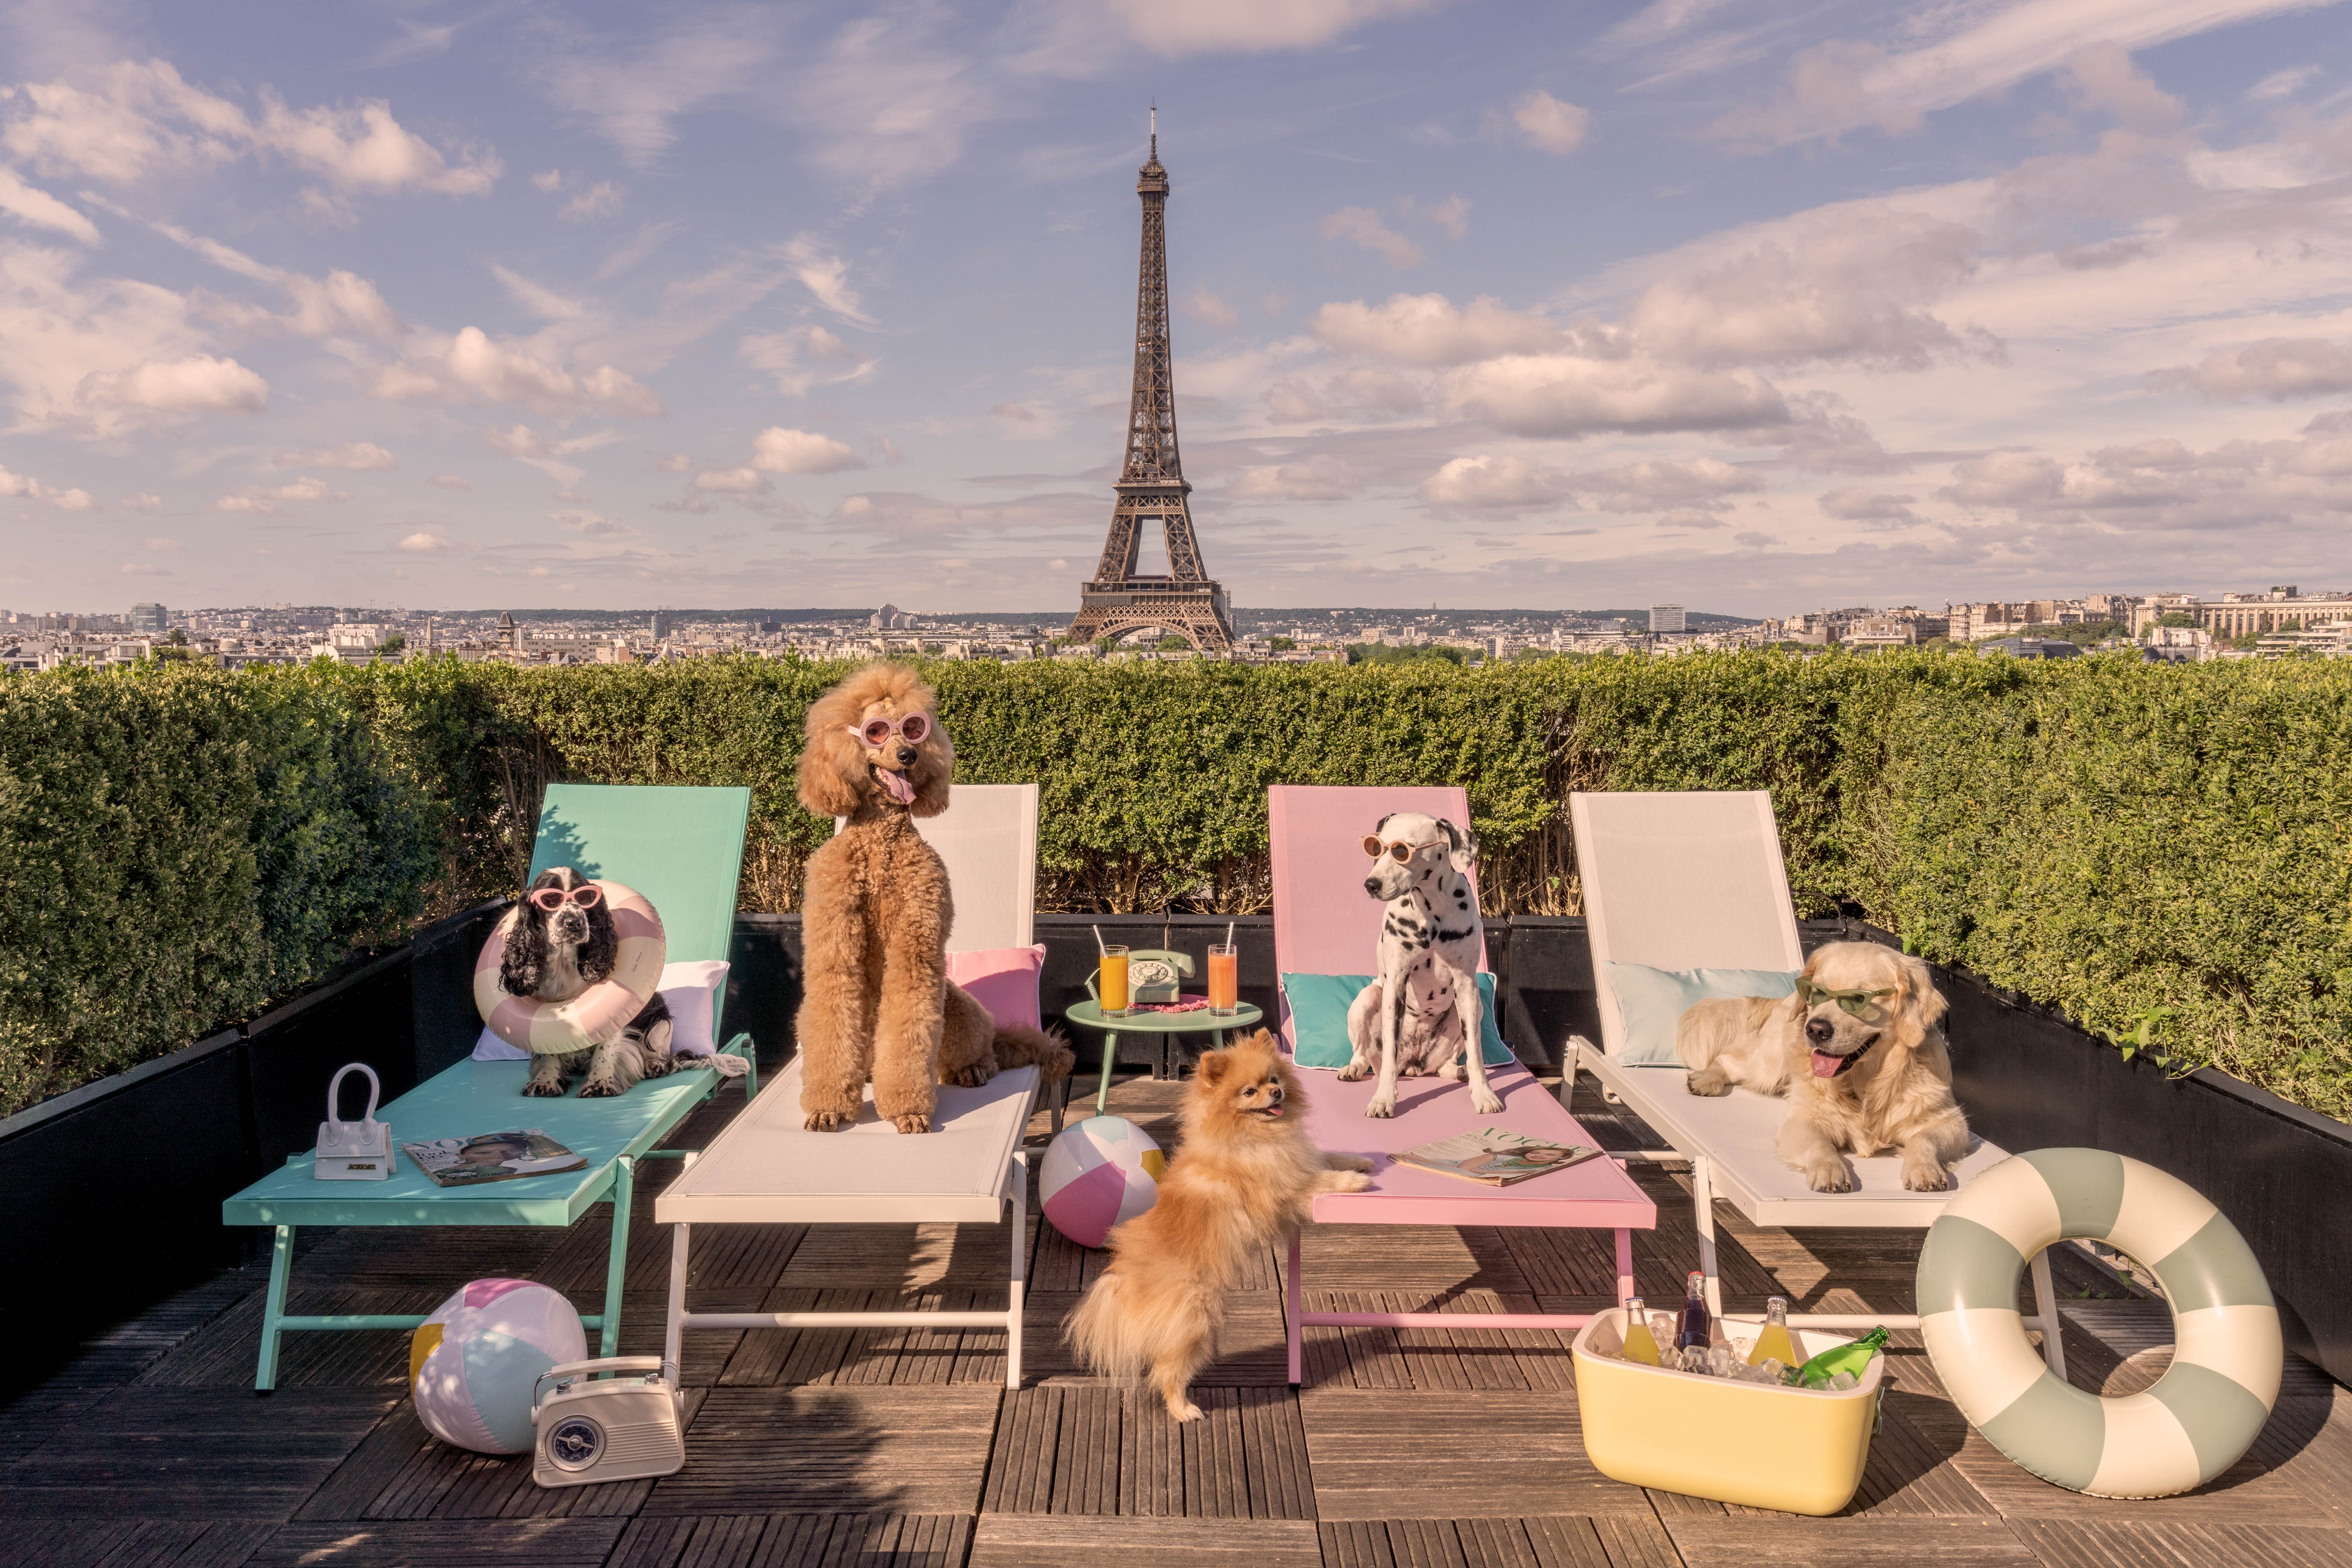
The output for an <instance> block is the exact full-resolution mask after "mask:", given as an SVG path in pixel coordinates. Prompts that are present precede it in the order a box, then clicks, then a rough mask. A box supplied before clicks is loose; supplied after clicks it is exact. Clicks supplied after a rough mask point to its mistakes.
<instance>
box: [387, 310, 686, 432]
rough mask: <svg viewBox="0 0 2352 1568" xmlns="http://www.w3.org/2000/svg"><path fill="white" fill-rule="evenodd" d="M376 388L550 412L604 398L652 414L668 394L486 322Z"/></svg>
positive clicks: (421, 398) (401, 367) (408, 396)
mask: <svg viewBox="0 0 2352 1568" xmlns="http://www.w3.org/2000/svg"><path fill="white" fill-rule="evenodd" d="M371 390H372V391H373V393H374V394H375V395H376V396H378V397H383V398H388V399H391V400H393V401H394V402H404V403H443V404H481V403H520V404H522V405H525V406H527V407H531V408H538V409H541V410H543V411H547V412H551V413H556V412H564V411H568V410H572V409H577V408H580V407H583V406H585V405H590V404H598V405H603V406H604V407H605V408H607V409H610V410H612V411H613V412H614V413H618V414H635V415H640V416H646V417H648V418H651V417H655V416H658V415H660V414H661V413H662V401H661V398H660V397H659V396H658V395H656V394H655V393H654V391H653V390H652V389H651V388H649V387H647V386H645V385H644V384H641V383H639V382H638V381H637V380H636V379H635V377H633V376H631V375H630V374H627V373H626V372H625V371H622V370H617V369H615V368H614V367H613V366H612V365H609V364H607V365H599V366H597V367H596V369H594V370H593V371H590V372H589V373H587V374H585V375H579V376H575V375H573V374H572V373H571V372H569V371H566V370H563V369H562V368H560V367H558V366H556V365H553V364H550V363H548V362H547V361H545V360H543V359H541V358H539V357H538V356H537V355H536V354H534V353H531V352H530V350H529V349H527V348H524V347H520V346H516V345H509V344H501V343H498V342H492V341H491V340H490V337H489V334H488V333H487V332H484V331H482V330H481V329H480V328H479V327H467V328H465V329H464V330H462V331H459V332H458V333H457V336H455V337H453V338H449V339H446V340H444V341H443V342H440V343H438V344H436V345H433V346H428V347H427V348H426V349H425V351H424V352H423V353H417V354H412V355H411V356H410V357H409V358H408V359H407V360H406V361H404V363H400V364H396V365H390V366H387V367H385V368H384V369H383V370H382V371H379V372H378V373H377V374H376V376H375V379H374V382H373V385H372V387H371Z"/></svg>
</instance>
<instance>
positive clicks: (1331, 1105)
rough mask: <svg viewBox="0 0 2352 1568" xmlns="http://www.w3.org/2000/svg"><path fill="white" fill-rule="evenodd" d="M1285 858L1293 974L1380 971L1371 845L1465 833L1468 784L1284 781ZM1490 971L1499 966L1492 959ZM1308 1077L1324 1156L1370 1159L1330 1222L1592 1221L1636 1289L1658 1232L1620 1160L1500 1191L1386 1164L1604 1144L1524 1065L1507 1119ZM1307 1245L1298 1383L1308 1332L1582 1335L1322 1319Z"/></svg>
mask: <svg viewBox="0 0 2352 1568" xmlns="http://www.w3.org/2000/svg"><path fill="white" fill-rule="evenodd" d="M1266 807H1267V816H1268V819H1269V826H1270V827H1271V830H1272V839H1273V859H1274V945H1275V955H1276V961H1277V967H1278V968H1279V969H1280V970H1281V972H1282V973H1286V974H1363V973H1370V971H1371V970H1372V968H1373V967H1374V965H1375V964H1376V963H1377V962H1378V959H1377V957H1376V952H1375V950H1376V948H1377V946H1378V944H1379V942H1380V934H1381V904H1380V903H1378V902H1377V901H1375V900H1373V899H1371V898H1370V896H1369V895H1367V894H1366V893H1365V891H1364V872H1365V868H1366V865H1367V862H1366V860H1365V858H1364V851H1363V845H1362V841H1363V837H1364V835H1365V834H1367V833H1370V832H1371V831H1372V829H1373V827H1374V826H1375V825H1376V824H1378V823H1379V821H1380V819H1381V817H1382V816H1386V815H1388V814H1389V813H1391V812H1399V811H1422V812H1427V813H1428V814H1430V815H1431V816H1442V817H1445V818H1447V819H1448V820H1450V821H1453V822H1455V823H1460V824H1464V825H1466V824H1467V823H1468V822H1469V820H1470V803H1469V799H1468V797H1467V796H1466V795H1465V794H1464V793H1463V791H1462V790H1460V789H1459V788H1444V787H1423V788H1393V789H1391V788H1380V787H1371V788H1329V787H1318V786H1307V785H1296V784H1283V785H1276V787H1274V788H1273V789H1271V790H1269V791H1268V792H1267V801H1266ZM1479 967H1480V968H1482V969H1483V968H1485V967H1486V955H1485V952H1484V951H1483V950H1482V951H1481V952H1480V955H1479ZM1281 1028H1282V1038H1283V1044H1284V1047H1285V1048H1286V1049H1295V1048H1296V1046H1297V1035H1296V1033H1295V1030H1294V1027H1293V1025H1292V1021H1291V1017H1290V1007H1289V1002H1288V999H1287V998H1285V999H1284V1001H1283V1004H1282V1012H1281ZM1301 1071H1302V1072H1303V1073H1305V1074H1307V1083H1306V1089H1307V1117H1306V1121H1307V1131H1308V1132H1309V1133H1310V1134H1312V1136H1313V1137H1314V1139H1315V1142H1316V1143H1317V1145H1318V1147H1320V1148H1323V1149H1327V1150H1331V1151H1335V1152H1348V1153H1358V1154H1366V1155H1370V1156H1371V1157H1372V1158H1373V1160H1374V1161H1375V1168H1374V1170H1373V1172H1372V1185H1371V1189H1370V1191H1368V1192H1362V1193H1330V1194H1325V1195H1323V1196H1322V1197H1319V1198H1317V1199H1316V1200H1315V1223H1316V1224H1318V1225H1467V1226H1561V1227H1567V1226H1586V1227H1590V1228H1593V1229H1600V1230H1612V1231H1614V1232H1615V1233H1616V1239H1617V1296H1618V1300H1621V1301H1622V1300H1623V1299H1624V1298H1625V1297H1628V1296H1631V1295H1632V1294H1633V1232H1634V1231H1636V1230H1651V1229H1654V1228H1655V1227H1656V1226H1657V1223H1658V1211H1657V1207H1656V1205H1654V1204H1653V1203H1651V1201H1650V1199H1649V1198H1648V1197H1647V1196H1646V1195H1645V1194H1643V1191H1642V1189H1641V1188H1640V1187H1638V1186H1636V1185H1635V1184H1633V1180H1632V1179H1631V1178H1630V1177H1628V1176H1627V1175H1626V1174H1625V1171H1624V1168H1623V1167H1622V1165H1621V1164H1619V1163H1617V1162H1616V1161H1614V1160H1609V1159H1601V1160H1593V1161H1589V1162H1587V1163H1584V1164H1581V1165H1578V1166H1576V1167H1574V1168H1572V1169H1570V1170H1567V1171H1561V1172H1559V1173H1555V1174H1549V1175H1543V1176H1538V1177H1535V1178H1533V1179H1532V1180H1529V1181H1526V1182H1522V1183H1519V1184H1516V1185H1513V1186H1508V1187H1489V1186H1485V1185H1482V1184H1478V1183H1475V1182H1466V1181H1463V1180H1460V1179H1458V1178H1455V1177H1452V1176H1441V1175H1437V1174H1435V1173H1432V1172H1427V1171H1419V1170H1414V1169H1412V1168H1411V1167H1408V1166H1403V1165H1398V1164H1394V1163H1391V1162H1390V1161H1388V1160H1387V1159H1386V1158H1385V1156H1387V1155H1389V1154H1391V1153H1392V1152H1396V1151H1399V1150H1403V1149H1411V1148H1412V1147H1414V1146H1415V1145H1417V1144H1422V1143H1426V1142H1430V1141H1431V1140H1433V1139H1436V1138H1444V1137H1447V1136H1450V1135H1452V1134H1454V1133H1456V1132H1467V1131H1474V1130H1475V1129H1477V1128H1479V1127H1486V1126H1500V1127H1507V1128H1509V1129H1510V1130H1511V1131H1515V1132H1524V1133H1526V1134H1528V1136H1529V1137H1534V1138H1541V1139H1544V1140H1546V1141H1548V1142H1560V1143H1584V1144H1588V1145H1592V1146H1596V1147H1597V1146H1598V1144H1599V1140H1597V1139H1595V1138H1594V1137H1592V1135H1591V1134H1590V1133H1588V1132H1586V1131H1584V1129H1583V1128H1581V1127H1580V1126H1579V1125H1577V1122H1576V1119H1575V1118H1574V1117H1572V1116H1570V1114H1569V1113H1568V1111H1567V1110H1566V1109H1565V1108H1564V1107H1563V1106H1562V1105H1561V1104H1560V1102H1559V1100H1556V1099H1555V1098H1553V1096H1552V1094H1551V1092H1550V1091H1549V1089H1545V1088H1544V1087H1543V1086H1542V1085H1541V1084H1539V1083H1538V1082H1537V1081H1536V1079H1535V1077H1534V1075H1533V1074H1531V1073H1529V1072H1528V1070H1527V1068H1524V1067H1521V1066H1519V1065H1518V1064H1517V1063H1516V1062H1514V1063H1512V1064H1511V1065H1510V1066H1508V1067H1504V1068H1489V1069H1488V1070H1487V1079H1488V1081H1489V1083H1490V1084H1491V1085H1492V1087H1493V1088H1494V1090H1495V1092H1496V1094H1498V1095H1500V1096H1501V1097H1502V1100H1503V1109H1502V1111H1501V1112H1500V1113H1499V1114H1497V1115H1494V1116H1481V1115H1479V1114H1478V1113H1477V1112H1476V1111H1475V1110H1472V1109H1471V1106H1470V1091H1469V1089H1468V1088H1467V1087H1466V1086H1465V1085H1463V1084H1460V1083H1455V1082H1451V1081H1448V1080H1446V1079H1434V1078H1418V1079H1402V1081H1401V1083H1400V1085H1399V1089H1398V1094H1397V1113H1396V1115H1395V1116H1394V1117H1392V1118H1390V1119H1387V1120H1377V1119H1374V1118H1371V1117H1368V1116H1366V1115H1365V1114H1364V1106H1365V1103H1366V1102H1367V1101H1368V1100H1370V1098H1371V1093H1372V1088H1373V1080H1372V1079H1369V1078H1368V1079H1361V1080H1360V1081H1358V1082H1355V1083H1342V1082H1341V1081H1340V1080H1339V1075H1338V1074H1337V1073H1335V1072H1327V1071H1318V1070H1317V1069H1314V1068H1302V1069H1301ZM1299 1251H1300V1249H1299V1237H1298V1235H1297V1233H1295V1232H1294V1233H1293V1234H1292V1236H1291V1238H1290V1270H1289V1280H1288V1303H1287V1304H1288V1310H1287V1312H1286V1317H1287V1318H1288V1320H1289V1348H1290V1381H1291V1382H1292V1383H1293V1384H1297V1382H1298V1381H1299V1349H1300V1337H1301V1333H1302V1331H1304V1330H1306V1329H1309V1328H1382V1329H1404V1328H1411V1329H1580V1328H1582V1327H1583V1326H1584V1325H1585V1324H1586V1323H1587V1322H1589V1321H1591V1315H1590V1314H1588V1313H1581V1312H1309V1311H1307V1310H1305V1308H1306V1303H1305V1285H1304V1282H1303V1279H1302V1278H1301V1275H1302V1270H1301V1267H1300V1256H1299Z"/></svg>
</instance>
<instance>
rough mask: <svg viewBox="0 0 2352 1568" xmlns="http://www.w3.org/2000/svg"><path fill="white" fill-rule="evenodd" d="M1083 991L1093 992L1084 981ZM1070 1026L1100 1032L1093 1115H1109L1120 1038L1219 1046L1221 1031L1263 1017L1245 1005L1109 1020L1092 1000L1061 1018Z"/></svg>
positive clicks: (1222, 1037)
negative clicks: (1172, 1038) (1188, 1038)
mask: <svg viewBox="0 0 2352 1568" xmlns="http://www.w3.org/2000/svg"><path fill="white" fill-rule="evenodd" d="M1087 989H1088V990H1090V991H1091V990H1092V989H1094V983H1093V982H1092V981H1089V982H1087ZM1062 1016H1064V1017H1066V1018H1067V1019H1068V1020H1069V1021H1070V1022H1071V1023H1073V1024H1076V1025H1079V1026H1082V1027H1085V1028H1088V1029H1100V1030H1102V1031H1103V1049H1102V1076H1101V1078H1100V1079H1098V1080H1097V1083H1096V1085H1095V1114H1096V1115H1097V1116H1107V1115H1108V1114H1109V1113H1110V1068H1111V1063H1112V1062H1113V1061H1114V1060H1116V1059H1117V1058H1118V1037H1119V1036H1121V1035H1162V1036H1166V1035H1206V1036H1208V1037H1210V1038H1211V1039H1212V1040H1213V1041H1214V1042H1215V1043H1216V1046H1217V1047H1223V1045H1224V1043H1225V1031H1226V1030H1228V1029H1247V1028H1251V1027H1253V1026H1255V1025H1256V1024H1257V1023H1258V1022H1259V1021H1260V1020H1262V1019H1264V1018H1265V1014H1264V1013H1263V1012H1261V1011H1260V1010H1259V1009H1257V1008H1256V1007H1254V1006H1252V1005H1250V1004H1248V1003H1247V1002H1244V1003H1243V1004H1242V1005H1240V1006H1239V1007H1238V1008H1236V1009H1235V1010H1234V1011H1233V1012H1231V1013H1212V1012H1210V1011H1209V1010H1208V1009H1206V1008H1195V1009H1193V1010H1192V1012H1189V1013H1142V1012H1137V1013H1129V1015H1128V1016H1126V1017H1124V1018H1113V1017H1110V1016H1108V1015H1106V1014H1105V1013H1104V1012H1103V1010H1102V1004H1101V1003H1099V1002H1097V1001H1096V1000H1094V999H1093V998H1092V997H1089V998H1087V1000H1086V1001H1084V1002H1080V1003H1078V1004H1077V1005H1075V1006H1073V1007H1072V1008H1071V1009H1070V1010H1069V1011H1068V1012H1066V1013H1065V1014H1063V1015H1062Z"/></svg>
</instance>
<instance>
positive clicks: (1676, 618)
mask: <svg viewBox="0 0 2352 1568" xmlns="http://www.w3.org/2000/svg"><path fill="white" fill-rule="evenodd" d="M1683 629H1684V627H1683V607H1682V606H1681V605H1651V606H1650V630H1651V632H1652V633H1653V634H1655V633H1659V632H1679V631H1681V630H1683Z"/></svg>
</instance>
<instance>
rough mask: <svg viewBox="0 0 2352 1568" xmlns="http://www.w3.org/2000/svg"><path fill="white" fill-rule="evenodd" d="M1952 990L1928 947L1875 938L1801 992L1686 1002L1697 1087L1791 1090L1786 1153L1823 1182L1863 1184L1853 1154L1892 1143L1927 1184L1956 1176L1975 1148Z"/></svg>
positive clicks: (1686, 1039)
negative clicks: (1953, 1047) (1951, 1049)
mask: <svg viewBox="0 0 2352 1568" xmlns="http://www.w3.org/2000/svg"><path fill="white" fill-rule="evenodd" d="M1944 1007H1945V1003H1944V998H1943V995H1942V994H1941V993H1940V992H1938V991H1937V989H1936V987H1935V984H1934V982H1933V981H1932V980H1930V979H1929V977H1928V974H1927V965H1926V964H1925V963H1921V962H1920V961H1919V960H1917V959H1916V958H1912V957H1909V956H1908V955H1906V954H1904V953H1900V952H1895V950H1894V949H1893V948H1887V947H1881V946H1879V945H1878V944H1877V943H1875V942H1831V943H1829V944H1828V945H1827V946H1825V947H1822V948H1821V949H1819V950H1818V951H1817V952H1814V954H1813V956H1812V957H1811V960H1810V961H1808V962H1807V963H1806V964H1805V968H1804V973H1802V974H1801V975H1799V976H1798V977H1797V989H1796V992H1795V994H1793V995H1790V996H1784V997H1780V998H1778V999H1774V998H1771V997H1765V996H1733V997H1717V998H1713V999H1710V1000H1707V1001H1705V1002H1700V1003H1698V1004H1696V1005H1694V1006H1693V1007H1691V1008H1690V1010H1689V1011H1687V1012H1685V1014H1684V1015H1683V1016H1682V1018H1681V1020H1680V1022H1679V1023H1677V1024H1676V1026H1675V1051H1676V1052H1677V1053H1678V1054H1679V1055H1680V1056H1681V1058H1682V1060H1683V1065H1684V1066H1685V1067H1686V1068H1690V1069H1691V1071H1690V1078H1689V1080H1688V1081H1689V1086H1690V1091H1691V1092H1692V1093H1693V1094H1705V1095H1719V1094H1729V1093H1730V1092H1731V1091H1732V1089H1734V1088H1740V1089H1753V1090H1755V1091H1756V1092H1757V1093H1758V1094H1771V1095H1783V1096H1786V1097H1787V1099H1788V1100H1789V1119H1788V1121H1785V1122H1783V1123H1782V1124H1781V1126H1780V1142H1779V1151H1780V1158H1781V1159H1783V1160H1785V1161H1787V1162H1788V1163H1789V1164H1790V1166H1791V1167H1792V1168H1793V1169H1795V1170H1796V1171H1798V1172H1800V1173H1801V1174H1802V1175H1803V1176H1804V1178H1805V1181H1806V1183H1807V1184H1809V1185H1810V1186H1811V1188H1812V1189H1813V1191H1815V1192H1817V1193H1847V1192H1852V1191H1853V1184H1854V1178H1853V1167H1852V1166H1850V1165H1848V1164H1847V1163H1846V1162H1845V1160H1844V1158H1843V1155H1845V1154H1853V1155H1856V1156H1859V1157H1867V1156H1870V1155H1873V1154H1882V1153H1885V1152H1889V1151H1892V1152H1895V1153H1897V1154H1899V1155H1901V1156H1902V1160H1903V1184H1904V1185H1905V1186H1906V1187H1908V1188H1909V1189H1911V1190H1912V1191H1913V1192H1915V1193H1932V1192H1940V1191H1942V1190H1943V1189H1945V1188H1947V1187H1948V1186H1950V1185H1952V1177H1951V1174H1950V1173H1949V1172H1948V1170H1947V1169H1946V1167H1947V1166H1948V1165H1951V1164H1954V1163H1958V1160H1959V1159H1960V1157H1961V1156H1962V1155H1964V1154H1966V1153H1967V1152H1969V1123H1968V1119H1967V1118H1966V1117H1965V1116H1963V1115H1962V1114H1961V1113H1960V1108H1959V1106H1958V1104H1956V1103H1955V1102H1954V1101H1953V1100H1952V1062H1951V1057H1950V1055H1949V1053H1948V1052H1947V1051H1946V1049H1945V1047H1944V1029H1943V1025H1942V1024H1941V1022H1940V1021H1939V1020H1941V1019H1942V1017H1943V1016H1944Z"/></svg>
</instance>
